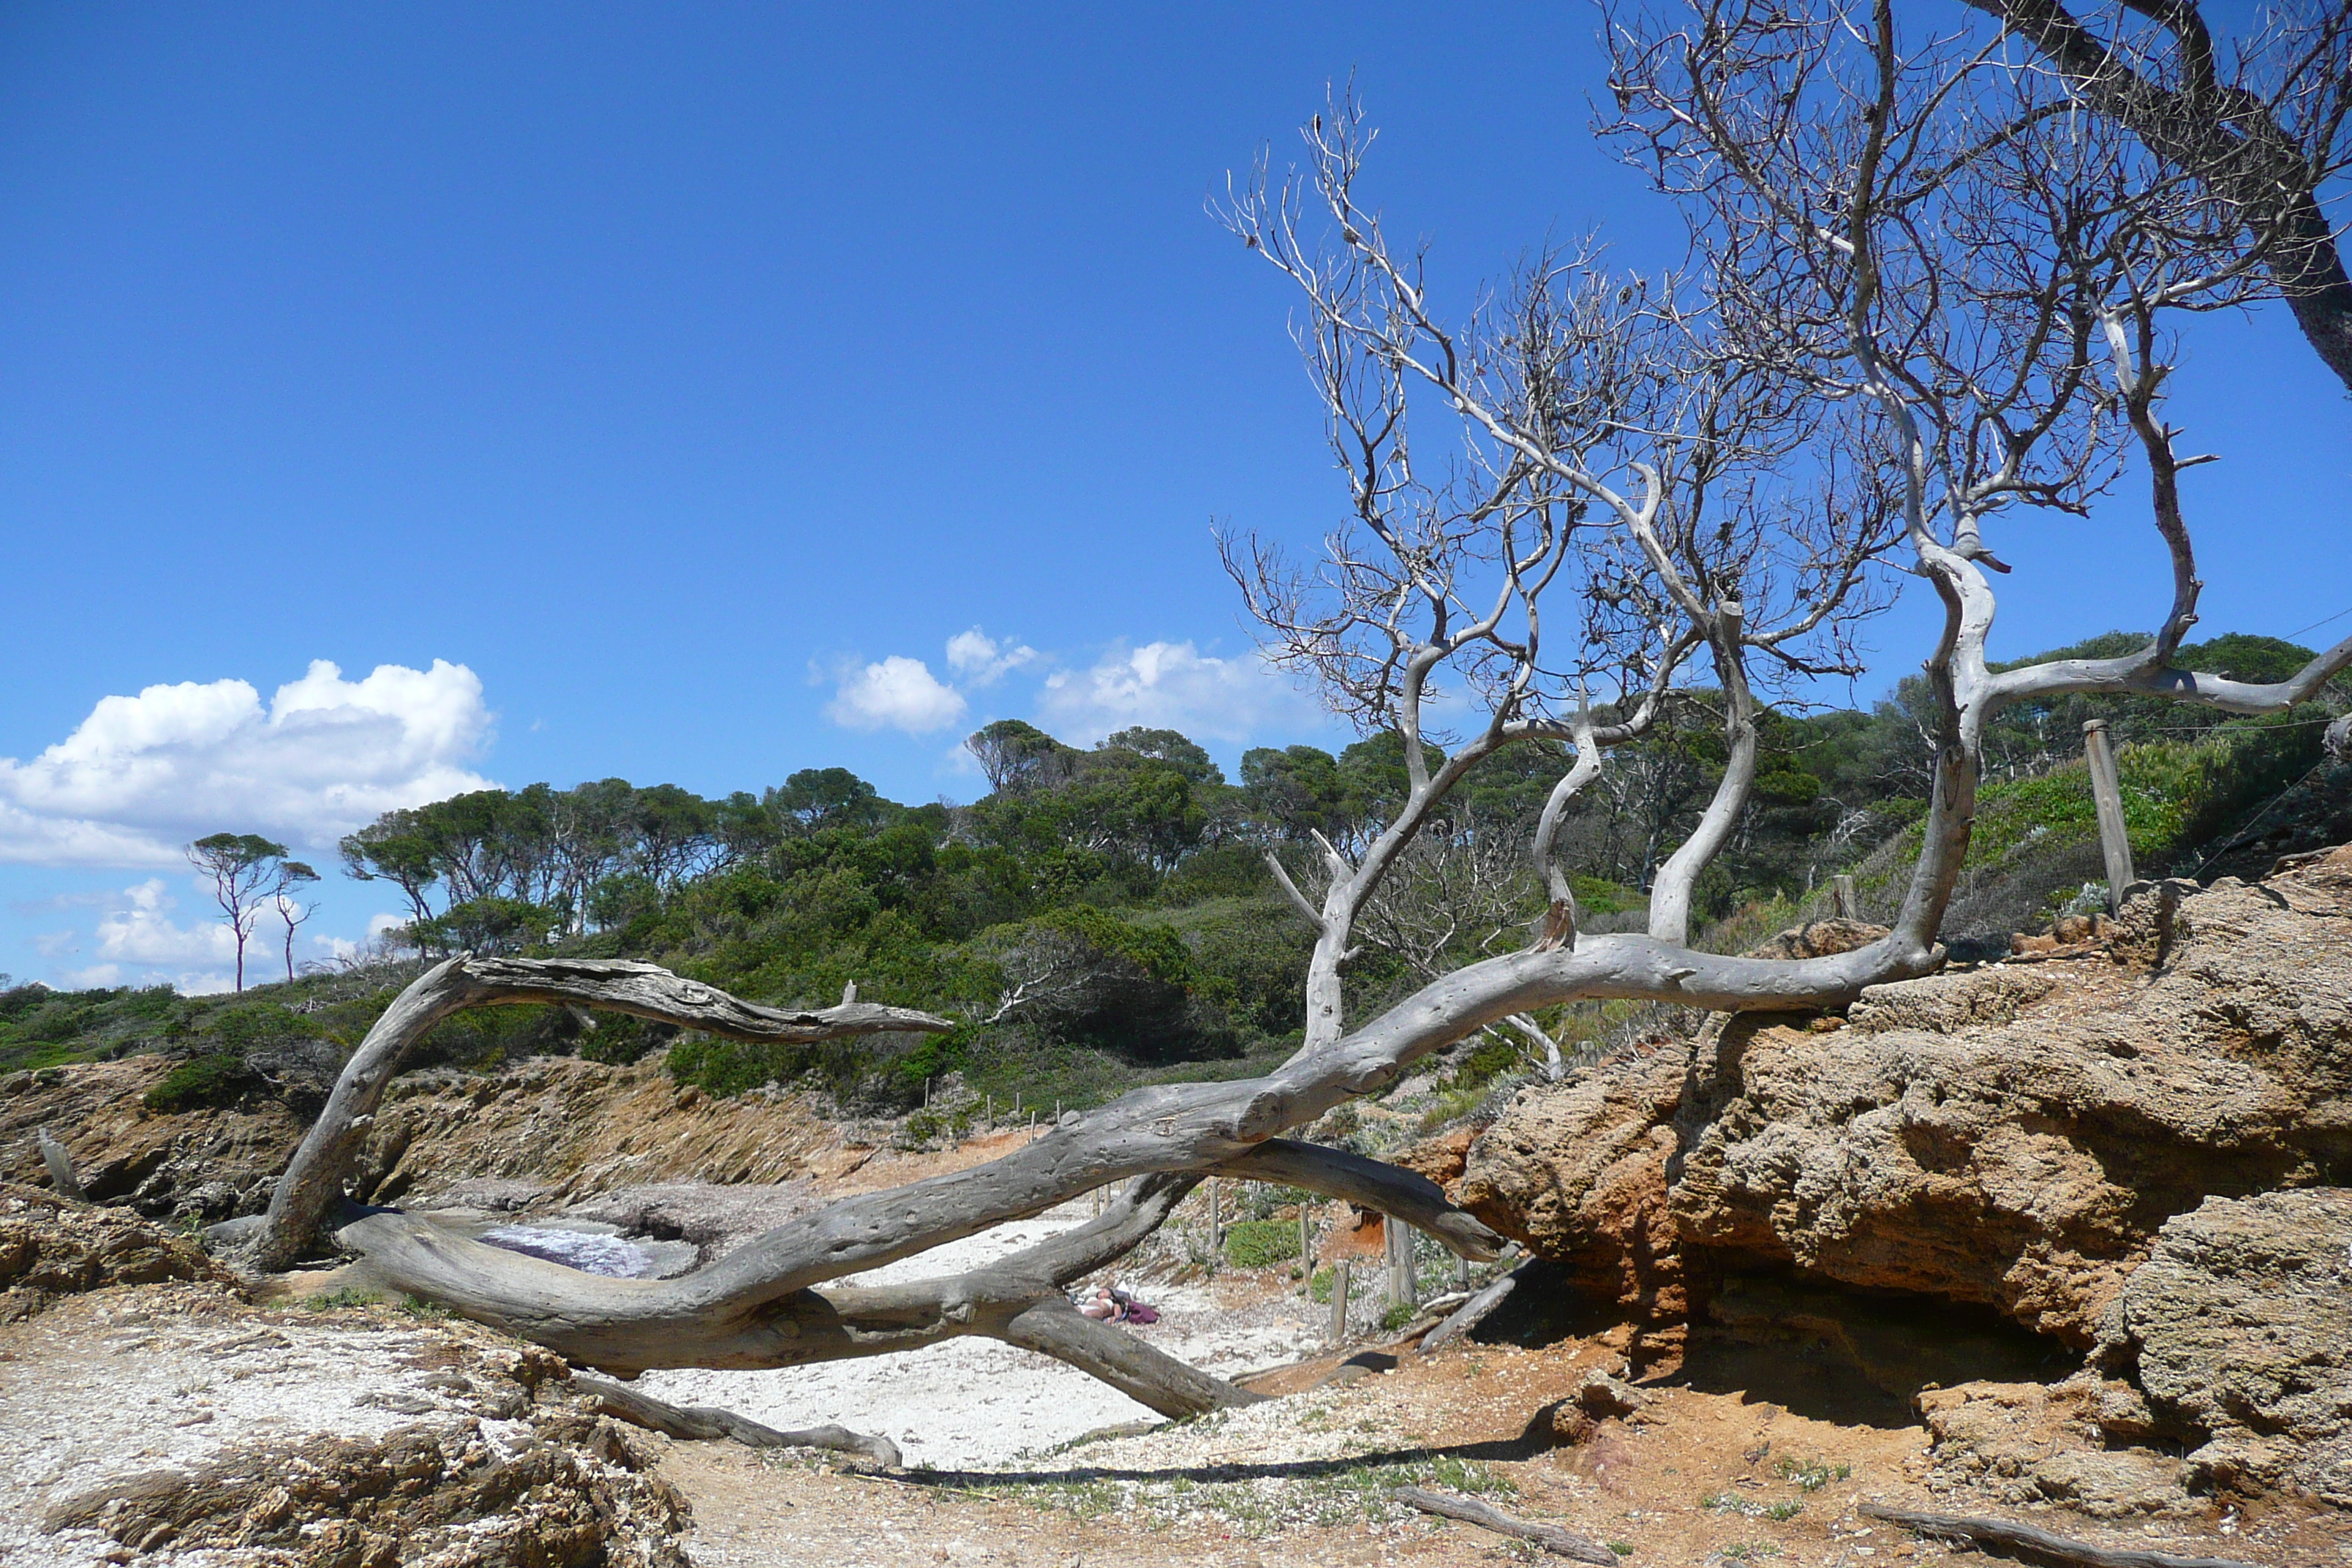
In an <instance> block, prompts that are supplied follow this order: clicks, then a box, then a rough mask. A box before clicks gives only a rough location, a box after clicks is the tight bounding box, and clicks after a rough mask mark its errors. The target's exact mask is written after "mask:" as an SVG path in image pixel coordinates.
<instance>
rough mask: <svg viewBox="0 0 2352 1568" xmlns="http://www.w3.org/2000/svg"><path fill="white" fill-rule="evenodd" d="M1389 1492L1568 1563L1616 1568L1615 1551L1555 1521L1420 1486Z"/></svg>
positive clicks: (1410, 1503)
mask: <svg viewBox="0 0 2352 1568" xmlns="http://www.w3.org/2000/svg"><path fill="white" fill-rule="evenodd" d="M1389 1495H1390V1496H1391V1497H1392V1498H1394V1499H1396V1500H1397V1501H1399V1502H1401V1503H1402V1504H1404V1505H1405V1506H1406V1507H1407V1508H1412V1509H1418V1510H1421V1511H1422V1512H1423V1513H1433V1514H1436V1515H1437V1516H1438V1517H1439V1518H1441V1519H1458V1520H1460V1521H1462V1522H1463V1523H1465V1524H1475V1525H1476V1526H1477V1527H1478V1528H1479V1529H1481V1530H1491V1531H1494V1532H1495V1533H1496V1534H1497V1535H1507V1536H1509V1537H1511V1538H1512V1539H1513V1540H1514V1541H1525V1542H1532V1543H1533V1544H1535V1545H1537V1546H1540V1547H1542V1548H1543V1549H1544V1550H1545V1551H1546V1552H1550V1553H1551V1554H1552V1555H1553V1556H1555V1557H1565V1558H1567V1559H1569V1560H1570V1562H1572V1563H1606V1564H1608V1565H1609V1568H1616V1563H1617V1554H1616V1553H1615V1552H1612V1551H1610V1550H1609V1548H1607V1547H1606V1546H1603V1545H1602V1544H1601V1542H1597V1541H1595V1540H1593V1539H1592V1537H1591V1536H1589V1535H1579V1534H1577V1533H1576V1531H1572V1530H1562V1529H1561V1528H1560V1527H1559V1525H1556V1524H1538V1523H1536V1522H1535V1521H1533V1520H1527V1519H1520V1518H1518V1517H1517V1516H1516V1515H1513V1514H1507V1513H1505V1512H1504V1511H1503V1510H1501V1509H1499V1508H1495V1507H1493V1506H1491V1505H1489V1504H1486V1503H1483V1502H1480V1501H1478V1500H1476V1499H1475V1498H1466V1497H1456V1496H1454V1495H1453V1494H1452V1493H1450V1492H1433V1491H1428V1490H1425V1489H1423V1488H1420V1487H1399V1488H1397V1489H1396V1490H1394V1491H1392V1492H1391V1493H1390V1494H1389Z"/></svg>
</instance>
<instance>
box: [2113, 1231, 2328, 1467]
mask: <svg viewBox="0 0 2352 1568" xmlns="http://www.w3.org/2000/svg"><path fill="white" fill-rule="evenodd" d="M2100 1352H2101V1359H2102V1360H2103V1361H2105V1362H2107V1363H2112V1364H2114V1365H2116V1367H2118V1368H2120V1369H2123V1370H2127V1371H2129V1372H2130V1373H2132V1374H2133V1375H2135V1376H2136V1378H2137V1382H2138V1384H2139V1386H2140V1387H2141V1388H2142V1389H2144V1390H2146V1392H2147V1403H2148V1405H2149V1406H2150V1408H2151V1410H2152V1411H2153V1413H2154V1416H2155V1419H2156V1420H2158V1422H2161V1423H2162V1424H2164V1426H2166V1427H2168V1429H2170V1430H2172V1431H2176V1432H2179V1433H2181V1434H2183V1436H2184V1437H2185V1438H2187V1439H2189V1440H2191V1441H2193V1440H2196V1439H2199V1438H2201V1439H2203V1441H2202V1442H2201V1443H2200V1445H2199V1446H2198V1447H2195V1448H2194V1449H2193V1450H2192V1451H2191V1452H2190V1453H2189V1457H2188V1468H2189V1475H2190V1479H2192V1481H2196V1482H2201V1483H2205V1484H2210V1485H2213V1486H2219V1487H2224V1488H2238V1489H2255V1488H2261V1487H2270V1486H2278V1485H2282V1484H2284V1485H2291V1486H2294V1487H2296V1488H2299V1489H2303V1490H2305V1491H2309V1492H2312V1493H2314V1494H2315V1495H2316V1496H2318V1497H2321V1498H2324V1499H2325V1500H2327V1501H2329V1502H2332V1503H2334V1504H2336V1506H2338V1507H2352V1191H2347V1190H2346V1189H2344V1188H2341V1187H2322V1188H2309V1189H2305V1190H2301V1191H2294V1192H2274V1193H2264V1194H2261V1195H2259V1196H2257V1197H2252V1198H2244V1199H2230V1198H2209V1199H2207V1200H2206V1201H2205V1202H2204V1203H2203V1204H2201V1205H2199V1206H2198V1207H2197V1208H2195V1209H2193V1210H2191V1211H2189V1213H2187V1214H2182V1215H2174V1216H2173V1217H2172V1218H2171V1219H2170V1220H2169V1221H2168V1222H2166V1224H2165V1226H2164V1228H2163V1230H2162V1231H2160V1232H2159V1233H2158V1236H2157V1240H2156V1247H2155V1249H2154V1251H2153V1252H2152V1254H2151V1255H2150V1256H2149V1258H2148V1259H2147V1262H2146V1263H2145V1264H2143V1265H2141V1266H2140V1267H2139V1268H2137V1269H2136V1270H2134V1271H2133V1273H2132V1276H2131V1278H2130V1279H2128V1280H2126V1282H2125V1284H2124V1289H2123V1294H2122V1297H2121V1299H2120V1300H2118V1301H2117V1302H2116V1310H2115V1311H2114V1312H2113V1313H2112V1314H2111V1315H2110V1317H2109V1320H2108V1321H2107V1323H2106V1325H2105V1333H2104V1335H2103V1342H2102V1344H2101V1346H2100Z"/></svg>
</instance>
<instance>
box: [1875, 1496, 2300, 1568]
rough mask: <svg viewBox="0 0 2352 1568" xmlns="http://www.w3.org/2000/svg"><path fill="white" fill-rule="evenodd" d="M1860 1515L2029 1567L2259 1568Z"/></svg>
mask: <svg viewBox="0 0 2352 1568" xmlns="http://www.w3.org/2000/svg"><path fill="white" fill-rule="evenodd" d="M1856 1511H1857V1512H1859V1513H1861V1514H1862V1515H1863V1516H1864V1518H1867V1519H1881V1520H1885V1521H1886V1522H1887V1523H1889V1524H1899V1525H1901V1526H1902V1527H1903V1528H1904V1529H1906V1530H1908V1531H1916V1533H1918V1534H1921V1535H1935V1536H1941V1537H1943V1538H1944V1539H1945V1540H1948V1541H1965V1542H1969V1543H1970V1544H1971V1545H1976V1546H1988V1547H1990V1548H1992V1549H1993V1550H1994V1551H1997V1552H2007V1553H2009V1554H2011V1556H2015V1557H2021V1558H2023V1559H2024V1560H2025V1561H2027V1562H2029V1563H2054V1564H2057V1565H2058V1568H2254V1564H2252V1563H2242V1562H2240V1561H2238V1560H2236V1559H2234V1558H2229V1557H2178V1556H2175V1555H2174V1554H2173V1553H2171V1552H2153V1551H2150V1550H2148V1549H2147V1548H2146V1547H2142V1546H2094V1545H2092V1544H2091V1543H2090V1542H2087V1541H2074V1540H2071V1539H2069V1538H2068V1537H2066V1536H2063V1535H2057V1534H2053V1533H2052V1532H2051V1531H2047V1530H2041V1529H2037V1528H2036V1527H2034V1526H2033V1525H2031V1524H2018V1523H2015V1522H2014V1521H2010V1520H2006V1519H1984V1518H1979V1517H1973V1516H1969V1515H1966V1514H1957V1513H1922V1512H1920V1511H1918V1510H1916V1509H1907V1508H1888V1507H1885V1505H1884V1504H1881V1503H1874V1502H1866V1503H1864V1504H1863V1505H1862V1506H1861V1507H1860V1508H1859V1509H1858V1510H1856Z"/></svg>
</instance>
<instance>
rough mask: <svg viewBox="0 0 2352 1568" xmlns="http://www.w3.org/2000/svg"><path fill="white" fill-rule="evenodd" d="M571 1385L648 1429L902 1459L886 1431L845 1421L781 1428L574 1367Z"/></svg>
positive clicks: (892, 1461) (893, 1464) (888, 1462)
mask: <svg viewBox="0 0 2352 1568" xmlns="http://www.w3.org/2000/svg"><path fill="white" fill-rule="evenodd" d="M572 1387H574V1388H576V1389H578V1390H580V1392H581V1393H583V1394H587V1395H588V1396H589V1397H590V1398H591V1399H593V1400H594V1401H595V1402H596V1407H597V1409H598V1410H599V1411H601V1412H602V1413H603V1414H604V1415H613V1416H617V1417H619V1418H620V1419H621V1420H623V1421H626V1422H628V1423H629V1424H631V1425H632V1426H643V1427H645V1428H646V1429H647V1430H648V1431H653V1432H665V1433H667V1434H668V1435H669V1436H673V1437H683V1438H685V1439H686V1440H687V1441H688V1442H690V1443H704V1442H710V1441H714V1440H716V1439H719V1438H729V1439H732V1440H733V1441H735V1442H738V1443H741V1444H743V1445H744V1446H745V1447H752V1448H826V1449H831V1450H832V1451H834V1452H835V1453H843V1454H855V1455H856V1456H857V1457H858V1458H862V1459H868V1460H871V1461H872V1462H874V1463H875V1464H877V1465H880V1466H881V1467H882V1468H885V1469H889V1470H895V1469H897V1468H898V1466H899V1463H900V1458H899V1454H898V1444H896V1443H893V1442H892V1441H890V1439H889V1438H887V1437H877V1436H866V1434H865V1433H863V1432H852V1431H851V1430H850V1429H849V1428H848V1427H846V1426H834V1425H831V1424H830V1423H828V1424H827V1425H825V1426H809V1427H804V1428H802V1429H799V1430H795V1431H789V1432H786V1431H779V1430H777V1429H776V1428H775V1427H773V1426H761V1424H760V1423H759V1422H757V1421H754V1420H752V1419H751V1417H750V1416H748V1415H738V1414H736V1413H735V1412H734V1411H732V1410H721V1409H719V1407H718V1406H716V1405H672V1404H670V1403H669V1402H668V1401H667V1400H663V1399H656V1398H655V1397H654V1396H653V1395H652V1394H645V1393H641V1392H639V1391H638V1390H636V1389H634V1388H631V1387H629V1386H628V1385H627V1384H619V1383H614V1382H613V1381H612V1380H611V1379H610V1378H603V1377H593V1376H591V1375H589V1374H588V1373H573V1374H572Z"/></svg>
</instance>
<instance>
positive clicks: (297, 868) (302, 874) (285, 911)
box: [269, 860, 319, 984]
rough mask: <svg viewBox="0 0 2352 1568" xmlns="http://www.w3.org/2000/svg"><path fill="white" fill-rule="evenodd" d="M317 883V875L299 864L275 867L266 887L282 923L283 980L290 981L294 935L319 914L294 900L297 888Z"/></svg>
mask: <svg viewBox="0 0 2352 1568" xmlns="http://www.w3.org/2000/svg"><path fill="white" fill-rule="evenodd" d="M318 879H319V873H318V872H316V871H314V870H312V869H310V867H308V866H306V865H304V864H303V863H302V862H301V861H299V860H283V861H280V862H279V863H278V876H277V879H275V880H274V881H273V882H272V883H271V884H270V887H269V901H270V903H271V904H272V905H273V906H274V907H275V908H276V909H277V910H278V919H279V920H281V921H285V922H286V979H287V982H288V984H292V983H293V979H294V932H295V931H296V930H297V929H299V927H300V926H301V924H302V922H303V921H307V920H309V919H310V917H311V916H312V915H315V914H317V913H318V912H319V906H318V905H316V904H306V903H304V902H303V901H302V900H299V899H298V898H296V897H295V896H294V890H295V889H298V888H303V887H308V886H309V885H310V884H311V883H312V882H315V881H317V880H318Z"/></svg>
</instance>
